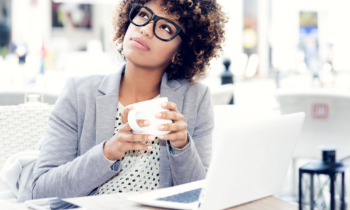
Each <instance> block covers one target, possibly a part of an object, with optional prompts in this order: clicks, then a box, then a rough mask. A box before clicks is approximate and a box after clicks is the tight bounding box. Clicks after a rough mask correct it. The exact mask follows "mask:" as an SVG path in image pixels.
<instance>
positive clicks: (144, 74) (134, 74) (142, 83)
mask: <svg viewBox="0 0 350 210" xmlns="http://www.w3.org/2000/svg"><path fill="white" fill-rule="evenodd" d="M164 71H165V69H162V68H159V69H154V68H152V69H148V68H145V67H140V66H136V65H134V64H133V63H131V62H129V61H128V62H127V63H126V66H125V74H124V76H123V77H122V80H121V84H120V92H119V101H121V103H122V104H123V105H124V106H127V105H129V104H132V103H137V102H140V101H145V100H149V99H153V98H154V97H156V96H157V95H159V94H160V82H161V80H162V76H163V73H164Z"/></svg>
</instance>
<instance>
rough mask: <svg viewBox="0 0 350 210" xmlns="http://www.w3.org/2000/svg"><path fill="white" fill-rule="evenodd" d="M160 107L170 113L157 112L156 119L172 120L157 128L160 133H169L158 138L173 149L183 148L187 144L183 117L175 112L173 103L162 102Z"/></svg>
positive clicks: (185, 125)
mask: <svg viewBox="0 0 350 210" xmlns="http://www.w3.org/2000/svg"><path fill="white" fill-rule="evenodd" d="M162 107H163V108H164V109H169V110H170V111H166V112H159V113H157V114H156V117H157V118H159V119H166V120H172V121H173V123H170V124H163V125H159V126H158V129H159V130H161V131H171V132H170V133H168V134H167V135H164V136H159V138H160V139H164V140H169V141H170V144H171V146H172V147H174V148H179V149H182V148H184V147H185V146H186V145H187V144H188V139H187V123H186V122H185V117H184V116H183V115H182V114H181V113H180V112H179V111H178V110H177V107H176V104H175V103H173V102H164V103H162Z"/></svg>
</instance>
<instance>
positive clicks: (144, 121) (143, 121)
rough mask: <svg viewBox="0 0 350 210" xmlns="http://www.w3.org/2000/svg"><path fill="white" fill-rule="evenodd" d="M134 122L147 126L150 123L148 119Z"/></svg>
mask: <svg viewBox="0 0 350 210" xmlns="http://www.w3.org/2000/svg"><path fill="white" fill-rule="evenodd" d="M136 122H137V124H138V125H139V126H140V127H147V126H149V125H150V124H151V122H150V121H149V120H136Z"/></svg>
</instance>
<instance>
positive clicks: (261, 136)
mask: <svg viewBox="0 0 350 210" xmlns="http://www.w3.org/2000/svg"><path fill="white" fill-rule="evenodd" d="M304 117H305V114H304V113H296V114H290V115H284V116H280V117H277V118H273V119H268V120H264V121H260V122H254V123H250V124H245V125H240V126H237V125H232V126H227V127H225V128H223V129H222V131H221V132H220V134H221V136H219V138H218V139H214V141H218V142H216V146H215V149H214V154H213V157H212V160H211V163H210V167H209V170H208V172H207V176H206V178H205V180H201V181H197V182H192V183H188V184H184V185H178V186H174V187H170V188H164V189H159V190H156V191H152V192H149V193H144V194H140V195H136V196H132V197H129V198H128V200H130V201H134V202H137V203H140V204H144V205H149V206H157V207H163V208H172V209H200V210H216V209H225V208H229V207H232V206H236V205H240V204H243V203H247V202H250V201H253V200H256V199H260V198H263V197H267V196H270V195H273V194H275V193H277V192H279V191H280V190H281V189H282V185H283V182H284V180H285V178H286V175H287V170H288V166H289V163H290V161H291V159H292V156H293V152H294V148H295V146H296V142H297V137H298V134H299V132H300V130H301V127H302V124H303V121H304Z"/></svg>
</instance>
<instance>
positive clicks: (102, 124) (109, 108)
mask: <svg viewBox="0 0 350 210" xmlns="http://www.w3.org/2000/svg"><path fill="white" fill-rule="evenodd" d="M124 68H125V64H124V65H123V66H122V67H121V68H120V69H119V71H118V72H117V73H115V74H110V75H107V76H106V77H105V78H104V79H103V81H102V82H101V84H100V86H99V88H98V90H99V91H100V92H101V93H102V94H103V95H101V96H98V97H96V144H100V143H101V142H103V141H105V140H109V139H110V138H111V137H112V136H113V133H114V124H115V120H116V119H115V118H116V114H117V107H118V99H119V87H120V79H121V74H122V71H123V70H124Z"/></svg>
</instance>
